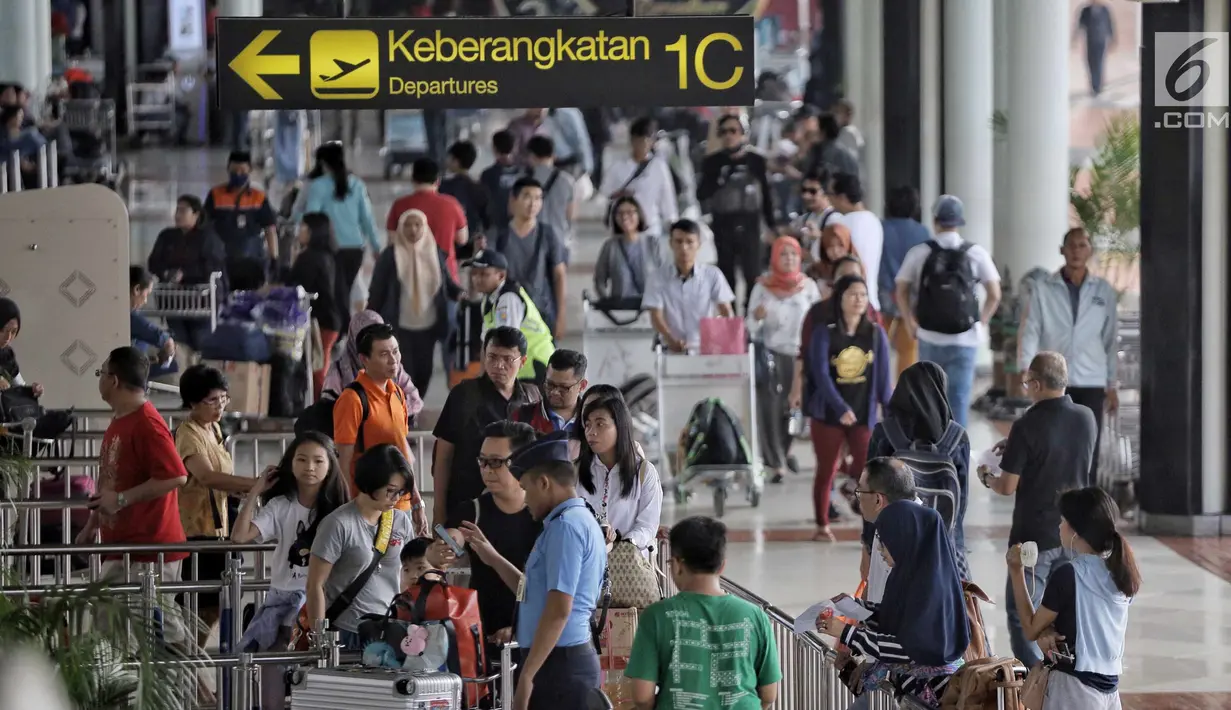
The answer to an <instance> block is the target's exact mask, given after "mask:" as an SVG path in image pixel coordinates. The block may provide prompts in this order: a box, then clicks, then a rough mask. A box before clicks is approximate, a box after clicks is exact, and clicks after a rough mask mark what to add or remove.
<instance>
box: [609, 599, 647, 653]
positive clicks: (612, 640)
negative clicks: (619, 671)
mask: <svg viewBox="0 0 1231 710" xmlns="http://www.w3.org/2000/svg"><path fill="white" fill-rule="evenodd" d="M639 613H640V612H639V611H638V610H637V609H611V610H608V612H607V625H606V626H605V627H604V628H603V632H602V634H601V635H600V636H599V645H600V646H602V649H603V652H602V654H601V655H602V656H604V657H607V656H630V655H632V652H633V638H634V637H635V636H636V635H637V615H638V614H639Z"/></svg>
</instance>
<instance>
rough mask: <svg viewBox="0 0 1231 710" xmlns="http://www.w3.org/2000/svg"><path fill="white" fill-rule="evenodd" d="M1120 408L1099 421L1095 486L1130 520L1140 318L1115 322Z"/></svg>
mask: <svg viewBox="0 0 1231 710" xmlns="http://www.w3.org/2000/svg"><path fill="white" fill-rule="evenodd" d="M1119 321H1120V322H1119V348H1118V353H1117V355H1118V357H1119V360H1120V363H1119V375H1120V407H1119V409H1118V410H1117V411H1115V412H1113V413H1109V414H1108V415H1107V416H1104V417H1103V431H1102V439H1101V444H1100V447H1099V452H1098V456H1099V467H1098V486H1099V488H1102V489H1103V490H1105V491H1107V492H1108V493H1109V494H1110V495H1111V497H1112V498H1114V499H1115V501H1116V503H1117V505H1119V506H1120V511H1121V512H1122V513H1123V514H1125V515H1126V516H1131V515H1132V514H1133V511H1135V509H1136V507H1137V494H1136V489H1137V481H1138V480H1139V479H1140V477H1141V314H1140V313H1136V312H1131V313H1123V314H1121V315H1120V318H1119Z"/></svg>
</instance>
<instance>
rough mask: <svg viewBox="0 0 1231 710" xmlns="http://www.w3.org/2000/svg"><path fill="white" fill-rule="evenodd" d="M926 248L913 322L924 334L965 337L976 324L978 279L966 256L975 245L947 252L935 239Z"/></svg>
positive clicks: (963, 244)
mask: <svg viewBox="0 0 1231 710" xmlns="http://www.w3.org/2000/svg"><path fill="white" fill-rule="evenodd" d="M926 244H927V245H928V248H929V249H931V250H932V251H931V253H930V254H928V257H927V259H926V260H925V261H924V262H923V273H922V274H921V275H920V278H919V300H918V302H917V304H916V306H915V318H916V319H917V320H918V322H919V327H920V328H923V329H924V330H930V331H932V332H934V333H945V334H948V335H957V334H958V333H965V332H966V331H968V330H970V329H971V328H973V327H974V325H975V323H977V322H979V297H978V295H977V294H976V293H975V286H976V284H978V279H977V278H976V277H975V270H974V266H973V265H972V264H971V263H970V259H969V258H968V257H967V256H966V252H968V251H970V248H971V247H972V246H974V245H973V244H971V243H970V242H963V243H962V245H961V246H959V247H957V248H956V249H946V248H944V247H942V246H941V245H940V244H938V243H937V242H936V240H934V239H929V240H928V241H927V242H926Z"/></svg>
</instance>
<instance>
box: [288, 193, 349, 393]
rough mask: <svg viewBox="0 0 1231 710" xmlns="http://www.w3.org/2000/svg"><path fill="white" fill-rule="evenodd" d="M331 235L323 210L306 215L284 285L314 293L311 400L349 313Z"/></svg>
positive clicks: (322, 382) (346, 291) (346, 290)
mask: <svg viewBox="0 0 1231 710" xmlns="http://www.w3.org/2000/svg"><path fill="white" fill-rule="evenodd" d="M334 234H335V232H334V229H333V221H332V220H331V219H330V218H329V216H328V215H326V214H325V213H324V212H309V213H308V214H305V215H304V216H303V218H302V219H301V220H300V224H299V234H298V235H297V237H296V239H297V240H298V244H299V249H298V250H297V251H298V253H297V254H296V255H295V261H294V263H292V264H291V272H290V274H289V275H288V277H287V285H290V286H299V287H300V288H302V289H303V290H304V291H306V292H308V293H314V294H316V300H314V301H313V302H312V320H314V321H316V327H317V330H318V331H320V335H321V354H322V365H321V368H320V369H318V370H315V371H313V373H312V391H313V393H314V399H313V401H315V400H316V399H320V396H321V390H322V389H324V386H325V373H326V371H327V370H328V363H329V360H330V357H331V356H332V353H333V346H334V345H335V344H337V342H338V334H339V333H341V332H342V330H344V328H343V325H344V324H345V323H346V321H348V320H349V315H350V308H349V307H348V306H347V302H348V301H349V299H350V295H349V294H350V289H349V288H347V286H346V284H345V283H344V282H343V274H342V273H341V269H340V268H339V265H338V251H339V250H338V247H337V241H336V240H335V238H334Z"/></svg>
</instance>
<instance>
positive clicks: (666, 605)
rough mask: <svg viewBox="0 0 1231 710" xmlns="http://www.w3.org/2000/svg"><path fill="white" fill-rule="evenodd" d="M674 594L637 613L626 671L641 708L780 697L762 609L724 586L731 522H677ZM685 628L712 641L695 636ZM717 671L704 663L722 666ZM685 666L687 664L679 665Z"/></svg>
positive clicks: (742, 705) (745, 703)
mask: <svg viewBox="0 0 1231 710" xmlns="http://www.w3.org/2000/svg"><path fill="white" fill-rule="evenodd" d="M669 540H670V543H671V579H672V581H673V582H674V583H675V587H676V589H678V590H679V592H677V593H676V594H675V595H673V596H671V597H669V598H667V599H664V600H662V601H660V602H655V603H654V604H651V605H650V606H648V607H646V608H645V609H644V610H643V611H642V612H641V616H640V617H638V620H637V633H636V635H635V636H634V637H633V649H632V655H631V656H630V657H629V659H628V668H627V669H625V671H624V677H626V678H630V679H632V681H633V702H634V703H635V704H636V706H637V707H638V708H654V707H658V708H680V707H688V706H689V705H693V704H696V703H698V701H699V700H700V699H702V698H706V699H709V701H710V702H712V703H714V704H718V703H719V700H720V699H725V698H731V699H732V700H731V701H730V702H727V701H725V700H723V702H722V706H723V707H727V708H731V709H732V710H761V708H768V707H772V706H773V704H774V703H775V702H776V701H777V700H778V686H779V684H780V683H781V682H782V669H781V667H780V666H779V662H778V645H777V643H776V642H775V641H774V635H773V631H772V629H771V628H770V625H769V617H767V616H766V615H765V612H764V610H762V609H761V608H760V607H757V606H755V605H753V604H750V603H748V602H746V601H744V600H743V599H740V598H738V597H735V596H733V595H730V594H727V592H726V591H725V590H724V589H723V587H722V572H723V569H724V567H725V565H726V552H727V526H725V525H723V524H722V523H721V522H720V521H717V520H713V519H710V518H705V517H701V516H697V517H692V518H685V519H684V520H681V521H680V522H678V523H676V524H675V525H674V526H672V528H671V532H670V534H669ZM685 629H698V630H703V632H704V633H705V634H707V635H708V638H709V640H710V643H706V644H696V643H690V642H689V639H688V637H687V635H686V633H687V632H685V631H684V630H685ZM719 666H721V667H722V668H723V671H724V672H723V673H719V674H717V675H714V676H711V675H709V674H707V673H705V672H702V670H701V669H705V668H713V667H719ZM682 667H686V668H688V669H692V670H688V671H684V672H680V671H679V669H680V668H682Z"/></svg>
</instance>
